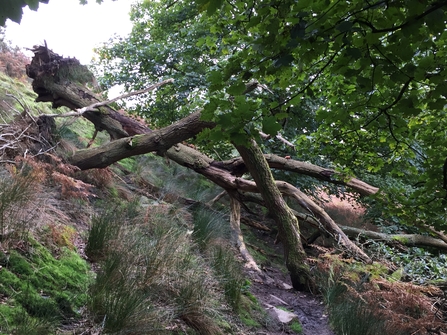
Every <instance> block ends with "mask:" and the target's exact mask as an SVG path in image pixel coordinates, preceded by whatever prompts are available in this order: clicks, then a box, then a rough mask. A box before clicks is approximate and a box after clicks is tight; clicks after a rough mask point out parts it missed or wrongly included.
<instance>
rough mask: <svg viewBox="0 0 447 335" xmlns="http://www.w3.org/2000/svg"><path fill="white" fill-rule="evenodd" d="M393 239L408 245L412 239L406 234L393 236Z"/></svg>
mask: <svg viewBox="0 0 447 335" xmlns="http://www.w3.org/2000/svg"><path fill="white" fill-rule="evenodd" d="M393 240H395V241H397V242H399V243H402V244H403V245H407V244H409V243H410V240H409V239H408V238H407V237H404V236H393Z"/></svg>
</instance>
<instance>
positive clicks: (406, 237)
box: [340, 226, 447, 251]
mask: <svg viewBox="0 0 447 335" xmlns="http://www.w3.org/2000/svg"><path fill="white" fill-rule="evenodd" d="M340 228H341V229H342V230H343V231H344V232H345V233H346V235H348V236H350V237H351V238H354V239H356V238H359V237H367V238H370V239H373V240H376V241H382V242H385V243H387V244H391V245H396V244H402V245H405V246H407V247H432V248H436V249H438V250H444V251H447V243H445V242H444V241H442V240H440V239H437V238H434V237H431V236H425V235H418V234H385V233H378V232H375V231H369V230H364V229H359V228H354V227H347V226H340Z"/></svg>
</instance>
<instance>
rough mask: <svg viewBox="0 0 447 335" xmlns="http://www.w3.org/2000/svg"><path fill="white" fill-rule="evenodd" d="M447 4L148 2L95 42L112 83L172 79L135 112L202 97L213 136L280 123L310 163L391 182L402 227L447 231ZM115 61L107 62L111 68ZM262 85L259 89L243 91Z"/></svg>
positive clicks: (164, 115)
mask: <svg viewBox="0 0 447 335" xmlns="http://www.w3.org/2000/svg"><path fill="white" fill-rule="evenodd" d="M446 8H447V1H410V0H395V1H389V0H388V1H385V0H383V1H381V0H378V1H371V2H365V1H350V2H346V1H328V0H317V1H307V0H300V1H298V2H296V1H275V0H256V1H244V2H242V1H234V0H228V1H207V0H197V1H195V2H190V1H175V2H172V1H160V2H156V3H155V2H151V1H144V2H143V3H141V4H139V5H135V6H134V9H133V12H132V20H133V21H134V29H133V31H132V34H131V35H130V38H129V39H127V40H126V39H122V40H114V41H110V43H109V44H108V45H107V46H106V47H105V48H102V49H100V50H99V55H100V61H99V64H100V65H103V68H107V69H108V70H107V71H105V73H104V74H105V76H104V83H105V84H107V85H111V84H114V83H123V84H125V85H126V88H128V89H134V88H140V87H141V86H143V85H145V84H146V83H147V82H148V81H150V82H153V81H154V80H158V79H159V78H160V77H166V76H170V77H172V76H173V77H175V78H176V79H177V83H176V86H175V89H174V90H173V91H170V90H171V89H172V88H168V87H166V88H165V89H163V90H159V91H157V92H156V93H155V95H153V96H151V97H149V98H147V100H145V103H144V105H143V106H142V107H138V108H137V109H138V110H137V111H138V112H139V113H141V114H146V115H148V116H149V117H150V119H151V120H152V119H154V120H155V121H154V122H156V123H157V124H160V125H162V124H166V123H169V122H172V121H173V119H176V118H179V117H182V116H183V115H185V113H189V112H190V110H191V108H193V107H194V106H200V105H201V104H202V103H204V109H203V112H202V114H203V117H204V118H206V119H208V120H213V121H215V122H216V123H217V126H216V127H215V128H214V129H213V130H209V131H206V132H205V135H202V136H206V138H207V140H208V141H210V142H211V143H214V144H215V143H223V142H225V141H232V142H233V143H244V141H246V139H247V135H249V136H255V137H257V135H258V133H259V131H261V130H262V131H263V132H265V133H267V134H270V135H273V136H274V135H276V133H277V132H278V131H279V132H281V133H282V134H283V135H284V136H287V139H288V140H289V141H291V142H292V143H293V144H294V145H295V146H296V149H297V152H296V155H297V156H298V157H304V158H305V159H308V160H311V161H313V162H316V161H318V160H319V161H321V160H322V159H323V160H324V161H326V162H331V164H333V166H335V167H337V168H338V169H340V170H341V171H344V172H345V175H346V176H349V175H354V174H355V175H361V176H363V177H365V176H366V177H367V178H369V180H373V181H374V182H375V183H376V184H378V186H380V187H381V188H382V190H383V193H382V197H383V198H382V199H380V198H379V199H378V200H382V203H381V204H382V206H385V207H384V208H386V209H387V211H388V213H390V215H395V216H396V217H397V218H398V219H399V220H400V222H406V223H409V224H428V225H435V226H436V227H438V228H444V229H445V226H444V222H445V201H446V199H447V193H446V192H447V191H446V190H447V149H446V146H445V129H444V128H445V124H444V123H445V122H446V121H445V120H446V118H445V107H444V106H445V105H446V95H445V86H446V84H445V82H446V78H445V76H446V74H447V72H446V71H445V54H446V39H447V32H446V29H445V21H446V17H445V10H446ZM109 69H110V70H109ZM253 80H256V81H258V82H259V83H260V84H261V85H262V86H261V87H263V88H260V87H259V86H258V88H256V89H255V90H253V91H252V92H250V93H247V91H246V90H247V85H248V84H249V83H250V82H252V81H253Z"/></svg>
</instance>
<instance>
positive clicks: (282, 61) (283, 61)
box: [273, 54, 294, 67]
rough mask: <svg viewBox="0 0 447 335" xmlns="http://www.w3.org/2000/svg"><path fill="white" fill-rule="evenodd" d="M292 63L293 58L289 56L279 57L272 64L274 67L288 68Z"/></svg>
mask: <svg viewBox="0 0 447 335" xmlns="http://www.w3.org/2000/svg"><path fill="white" fill-rule="evenodd" d="M293 61H294V57H293V56H292V55H290V54H287V55H284V56H281V57H279V58H278V59H276V60H275V61H274V62H273V65H274V66H275V67H280V66H288V65H290V64H291V63H292V62H293Z"/></svg>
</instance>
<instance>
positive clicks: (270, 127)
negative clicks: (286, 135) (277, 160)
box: [262, 116, 281, 136]
mask: <svg viewBox="0 0 447 335" xmlns="http://www.w3.org/2000/svg"><path fill="white" fill-rule="evenodd" d="M280 130H281V125H280V124H279V123H278V122H277V121H276V118H275V117H274V116H267V117H265V118H264V119H263V120H262V131H263V132H264V133H266V134H269V135H272V136H275V135H276V134H277V133H278V131H280Z"/></svg>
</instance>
